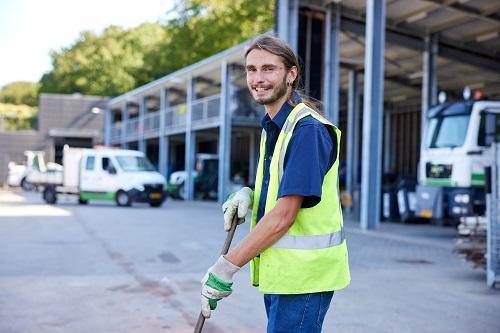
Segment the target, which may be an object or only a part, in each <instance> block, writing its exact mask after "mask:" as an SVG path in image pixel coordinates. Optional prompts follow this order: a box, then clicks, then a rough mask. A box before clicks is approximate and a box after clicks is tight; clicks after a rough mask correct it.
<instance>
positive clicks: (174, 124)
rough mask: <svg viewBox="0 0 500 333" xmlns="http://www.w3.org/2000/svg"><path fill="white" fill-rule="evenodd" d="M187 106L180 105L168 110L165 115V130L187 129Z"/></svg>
mask: <svg viewBox="0 0 500 333" xmlns="http://www.w3.org/2000/svg"><path fill="white" fill-rule="evenodd" d="M186 112H187V109H186V104H179V105H176V106H172V107H170V108H168V110H167V112H166V113H165V128H166V129H169V130H172V129H182V128H185V127H186Z"/></svg>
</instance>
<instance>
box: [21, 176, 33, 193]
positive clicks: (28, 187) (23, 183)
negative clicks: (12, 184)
mask: <svg viewBox="0 0 500 333" xmlns="http://www.w3.org/2000/svg"><path fill="white" fill-rule="evenodd" d="M21 188H22V189H23V190H25V191H31V190H33V184H31V183H30V182H29V181H28V180H27V179H26V177H25V178H23V179H22V180H21Z"/></svg>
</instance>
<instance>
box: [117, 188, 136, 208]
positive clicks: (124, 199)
mask: <svg viewBox="0 0 500 333" xmlns="http://www.w3.org/2000/svg"><path fill="white" fill-rule="evenodd" d="M131 203H132V200H131V199H130V195H129V194H128V193H127V192H125V191H122V190H120V191H118V192H116V204H117V205H118V206H120V207H128V206H130V204H131Z"/></svg>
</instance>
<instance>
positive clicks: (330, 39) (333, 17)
mask: <svg viewBox="0 0 500 333" xmlns="http://www.w3.org/2000/svg"><path fill="white" fill-rule="evenodd" d="M324 55H325V58H324V64H325V70H324V73H325V78H324V80H323V105H324V110H325V114H326V115H327V117H328V118H329V119H330V121H331V122H332V123H333V124H335V125H338V124H339V90H340V89H339V76H340V7H339V6H338V5H337V4H335V3H331V4H329V5H327V11H326V19H325V52H324Z"/></svg>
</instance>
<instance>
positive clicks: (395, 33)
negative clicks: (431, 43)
mask: <svg viewBox="0 0 500 333" xmlns="http://www.w3.org/2000/svg"><path fill="white" fill-rule="evenodd" d="M349 16H352V15H351V14H346V9H345V8H344V7H342V18H341V23H340V24H341V26H342V30H344V31H350V32H352V33H355V34H358V35H363V34H364V33H365V23H364V22H360V21H359V20H356V19H353V18H352V17H349ZM385 33H386V40H387V43H390V44H395V45H400V46H403V47H406V48H409V49H412V50H416V51H425V41H424V37H423V36H421V35H419V34H418V32H417V33H415V32H410V31H408V28H406V29H404V28H400V27H398V28H397V29H396V28H392V29H388V30H387V31H386V32H385ZM460 43H461V42H457V41H453V40H450V39H444V38H441V39H440V41H439V56H440V57H443V58H447V59H450V60H453V61H457V62H460V63H462V64H467V65H472V66H476V67H479V68H483V69H487V70H491V71H496V72H500V61H499V60H498V57H497V56H496V55H495V54H491V52H490V53H488V54H487V53H486V50H484V48H481V45H477V47H476V49H472V48H471V47H465V46H463V45H460Z"/></svg>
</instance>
